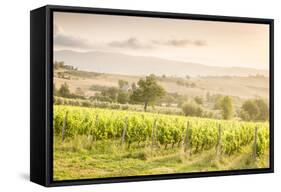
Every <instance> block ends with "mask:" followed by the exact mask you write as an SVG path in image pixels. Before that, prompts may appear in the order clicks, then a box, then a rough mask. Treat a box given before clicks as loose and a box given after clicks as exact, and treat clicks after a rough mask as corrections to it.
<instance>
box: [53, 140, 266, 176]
mask: <svg viewBox="0 0 281 192" xmlns="http://www.w3.org/2000/svg"><path fill="white" fill-rule="evenodd" d="M268 161H269V155H268V152H267V153H266V154H265V155H264V156H263V157H261V158H260V159H257V160H253V158H252V150H251V146H247V147H245V148H243V149H242V151H241V152H240V153H237V154H233V155H231V156H225V155H221V156H219V157H217V156H216V152H215V149H211V150H209V151H204V152H202V153H198V154H192V155H190V153H189V152H188V151H187V152H186V153H185V152H184V151H183V149H181V148H178V147H174V148H172V147H171V146H169V147H168V149H164V148H159V147H154V148H151V146H150V145H146V147H144V146H141V147H138V146H137V145H132V146H131V147H130V149H128V148H127V146H123V147H122V146H120V141H93V139H92V138H91V137H87V136H76V137H74V138H72V139H71V140H70V139H67V140H65V141H64V142H62V141H61V139H60V138H58V137H55V139H54V180H71V179H89V178H106V177H118V176H119V177H120V176H135V175H155V174H171V173H187V172H202V171H203V172H204V171H221V170H237V169H252V168H263V167H268V166H269V162H268Z"/></svg>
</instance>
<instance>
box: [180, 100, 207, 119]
mask: <svg viewBox="0 0 281 192" xmlns="http://www.w3.org/2000/svg"><path fill="white" fill-rule="evenodd" d="M182 111H183V113H184V114H185V115H186V116H197V117H201V116H202V115H203V109H202V108H201V107H200V106H199V105H198V104H196V103H195V102H185V103H183V104H182Z"/></svg>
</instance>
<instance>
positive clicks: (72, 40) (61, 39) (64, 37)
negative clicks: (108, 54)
mask: <svg viewBox="0 0 281 192" xmlns="http://www.w3.org/2000/svg"><path fill="white" fill-rule="evenodd" d="M54 44H55V45H56V46H64V47H71V48H91V47H92V45H91V44H90V43H89V42H88V41H87V40H86V39H82V38H79V37H75V36H72V35H68V34H66V33H65V32H64V31H63V29H62V28H61V27H60V26H58V25H55V26H54Z"/></svg>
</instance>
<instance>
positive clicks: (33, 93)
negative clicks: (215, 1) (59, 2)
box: [30, 5, 274, 187]
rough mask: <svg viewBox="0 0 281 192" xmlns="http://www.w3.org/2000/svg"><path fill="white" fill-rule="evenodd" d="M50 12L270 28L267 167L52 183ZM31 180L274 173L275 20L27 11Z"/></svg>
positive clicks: (79, 10) (97, 10)
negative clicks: (220, 22)
mask: <svg viewBox="0 0 281 192" xmlns="http://www.w3.org/2000/svg"><path fill="white" fill-rule="evenodd" d="M53 12H73V13H74V12H75V13H95V14H105V15H123V16H139V17H156V18H171V19H193V20H204V21H224V22H239V23H257V24H268V25H269V27H270V37H269V38H270V50H269V51H270V61H269V63H270V97H269V98H270V110H269V111H270V167H269V168H261V169H247V170H228V171H215V172H196V173H180V174H179V173H178V174H165V175H149V176H130V177H114V178H98V179H81V180H67V181H54V180H53V178H52V177H53V130H52V111H53V105H52V103H53V96H52V95H53V93H52V90H53V88H52V86H53V69H52V66H53V65H52V62H53ZM30 46H31V48H30V180H31V181H32V182H35V183H37V184H40V185H43V186H48V187H51V186H66V185H82V184H98V183H112V182H131V181H147V180H161V179H179V178H195V177H210V176H226V175H242V174H258V173H273V172H274V20H273V19H261V18H246V17H228V16H216V15H197V14H183V13H166V12H149V11H136V10H119V9H103V8H88V7H71V6H56V5H46V6H44V7H41V8H38V9H35V10H32V11H31V12H30Z"/></svg>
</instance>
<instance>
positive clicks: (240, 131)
mask: <svg viewBox="0 0 281 192" xmlns="http://www.w3.org/2000/svg"><path fill="white" fill-rule="evenodd" d="M66 113H67V118H66V119H67V122H66V127H65V137H67V138H73V137H74V136H75V135H86V136H89V135H90V136H92V137H93V138H94V140H105V141H106V140H109V139H111V140H112V139H113V140H116V139H119V140H121V137H122V132H123V129H124V127H125V126H126V128H127V129H126V135H125V142H126V143H127V145H131V144H132V143H151V139H152V133H153V130H154V138H155V141H154V142H155V144H157V145H160V146H163V147H165V148H167V147H168V146H170V147H174V144H178V145H177V146H180V145H179V144H180V143H181V142H182V141H183V138H185V136H186V129H187V128H188V148H189V150H190V151H191V152H192V153H198V152H202V151H205V150H209V149H211V148H214V147H216V146H217V144H218V127H219V125H220V126H221V134H222V136H221V152H222V153H224V154H228V155H231V154H233V153H235V152H239V151H240V150H241V148H242V147H243V146H248V145H250V144H252V143H253V140H254V131H255V127H258V139H257V155H258V156H261V155H263V154H264V152H265V151H266V150H268V148H269V124H268V122H265V123H254V122H238V121H225V120H211V119H205V118H194V117H193V118H186V117H183V116H175V115H160V114H157V115H156V114H153V113H151V114H150V113H144V112H130V111H122V110H109V109H93V108H82V107H71V106H54V118H53V127H54V133H55V135H56V136H60V135H61V129H62V125H63V121H64V119H65V116H66ZM126 119H127V121H126ZM187 122H188V123H187Z"/></svg>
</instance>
